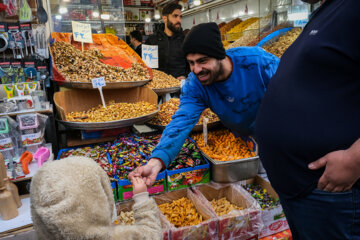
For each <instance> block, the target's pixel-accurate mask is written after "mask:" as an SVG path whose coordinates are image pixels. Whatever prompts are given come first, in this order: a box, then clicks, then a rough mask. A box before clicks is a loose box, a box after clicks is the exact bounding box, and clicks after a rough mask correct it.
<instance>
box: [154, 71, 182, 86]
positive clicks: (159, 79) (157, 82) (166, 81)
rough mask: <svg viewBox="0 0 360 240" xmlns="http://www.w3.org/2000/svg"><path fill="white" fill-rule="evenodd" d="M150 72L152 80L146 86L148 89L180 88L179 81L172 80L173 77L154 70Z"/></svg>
mask: <svg viewBox="0 0 360 240" xmlns="http://www.w3.org/2000/svg"><path fill="white" fill-rule="evenodd" d="M152 72H153V79H152V80H151V82H149V84H148V85H147V86H148V87H150V88H152V89H161V88H173V87H180V80H178V79H176V78H174V77H173V76H171V75H168V74H166V73H164V72H161V71H158V70H156V69H153V70H152Z"/></svg>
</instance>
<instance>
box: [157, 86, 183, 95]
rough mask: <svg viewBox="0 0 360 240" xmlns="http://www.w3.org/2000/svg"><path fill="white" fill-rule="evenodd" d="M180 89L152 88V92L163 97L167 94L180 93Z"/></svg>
mask: <svg viewBox="0 0 360 240" xmlns="http://www.w3.org/2000/svg"><path fill="white" fill-rule="evenodd" d="M180 89H181V88H180V87H172V88H152V90H153V91H154V92H155V93H156V94H157V95H163V94H167V93H175V92H178V91H180Z"/></svg>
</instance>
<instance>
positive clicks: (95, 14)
mask: <svg viewBox="0 0 360 240" xmlns="http://www.w3.org/2000/svg"><path fill="white" fill-rule="evenodd" d="M92 16H93V17H94V18H98V17H99V16H100V14H99V12H98V11H95V12H93V13H92Z"/></svg>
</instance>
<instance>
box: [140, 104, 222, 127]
mask: <svg viewBox="0 0 360 240" xmlns="http://www.w3.org/2000/svg"><path fill="white" fill-rule="evenodd" d="M179 105H180V99H179V98H171V99H170V100H169V101H167V102H165V103H163V104H161V105H160V110H159V112H158V113H157V114H156V116H155V117H154V118H153V119H151V120H150V121H149V122H147V123H146V124H148V125H149V126H150V127H154V128H156V129H160V130H164V129H165V127H166V126H167V125H168V124H169V123H170V121H171V119H172V116H173V115H174V114H175V112H176V111H177V110H178V108H179ZM204 117H206V118H208V119H209V121H208V124H207V128H208V129H210V128H214V127H217V126H220V125H221V122H220V119H219V117H218V116H217V115H216V114H215V113H214V112H212V111H211V110H210V108H207V109H205V110H204V111H203V112H202V114H201V116H200V119H199V121H198V123H197V124H196V125H195V126H194V128H193V129H192V130H193V131H202V130H203V119H204Z"/></svg>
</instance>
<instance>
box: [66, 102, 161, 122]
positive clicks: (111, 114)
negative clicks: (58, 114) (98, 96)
mask: <svg viewBox="0 0 360 240" xmlns="http://www.w3.org/2000/svg"><path fill="white" fill-rule="evenodd" d="M156 109H157V107H156V105H155V104H151V103H149V102H144V101H140V102H137V103H115V101H113V100H112V101H109V102H108V103H107V104H106V107H105V108H104V106H102V105H99V106H97V107H93V108H91V109H89V110H87V111H83V112H70V113H67V114H66V120H67V121H72V122H107V121H116V120H122V119H129V118H136V117H140V116H143V115H146V114H150V113H152V112H154V111H156Z"/></svg>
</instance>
